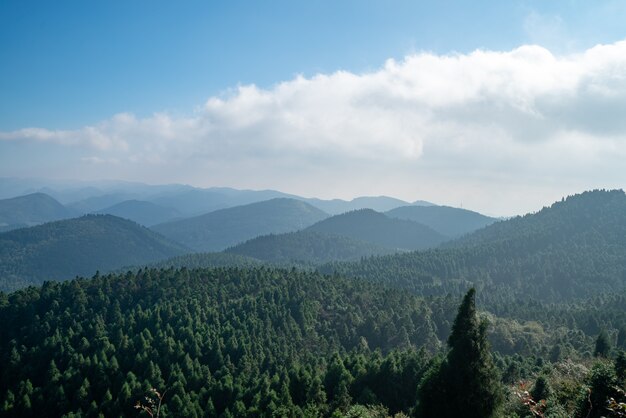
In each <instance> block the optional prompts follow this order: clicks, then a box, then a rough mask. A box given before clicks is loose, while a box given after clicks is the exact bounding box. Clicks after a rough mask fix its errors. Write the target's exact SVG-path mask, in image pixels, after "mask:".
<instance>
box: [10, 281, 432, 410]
mask: <svg viewBox="0 0 626 418" xmlns="http://www.w3.org/2000/svg"><path fill="white" fill-rule="evenodd" d="M0 297H1V298H2V299H0V323H2V324H3V325H2V327H0V361H1V362H2V364H3V365H4V367H2V369H1V372H0V394H1V395H0V396H1V397H2V399H0V406H1V407H2V409H3V412H2V413H1V414H2V416H24V417H27V416H61V415H63V414H66V413H69V412H70V411H73V412H74V413H81V411H82V413H83V414H88V415H96V416H97V415H98V413H102V414H104V415H105V416H114V415H115V416H119V415H124V416H134V415H136V414H137V411H135V410H134V409H133V407H134V405H135V402H136V401H137V400H142V399H143V395H144V394H146V393H148V391H149V389H150V388H151V387H155V388H157V389H158V390H160V391H164V390H167V397H166V407H165V410H164V416H176V417H186V416H206V415H209V416H231V414H232V415H234V416H245V415H259V414H260V415H263V416H269V415H271V414H272V413H276V414H278V415H287V416H305V415H307V416H317V415H318V414H324V415H327V414H328V415H329V413H330V412H331V411H332V410H334V409H342V410H343V409H344V408H346V407H347V406H349V405H350V404H351V403H353V402H354V403H356V402H357V401H359V402H362V403H367V404H370V403H384V404H385V405H387V407H388V408H390V409H391V410H392V411H399V410H405V411H406V410H408V409H409V408H410V407H412V406H413V404H414V403H415V395H416V394H415V390H414V389H415V388H416V386H417V384H418V382H419V379H420V377H421V376H422V374H423V373H424V371H425V368H426V367H427V366H428V357H429V356H428V355H427V354H426V353H425V352H418V351H416V350H415V349H414V348H411V347H422V346H423V347H425V348H426V349H428V350H432V349H435V348H437V347H438V346H439V341H438V339H437V336H436V334H435V332H434V329H433V323H432V322H431V320H430V319H429V315H430V314H429V312H430V310H429V307H428V306H427V304H425V303H424V302H423V301H421V300H419V299H417V298H415V297H412V296H408V295H406V294H404V293H401V292H396V291H389V290H386V289H383V288H379V287H375V286H372V285H369V284H367V283H359V282H354V281H348V280H344V279H340V278H337V277H323V276H320V275H318V274H311V273H300V272H297V271H285V270H268V269H253V270H242V269H229V270H225V269H217V270H193V271H190V270H161V271H157V270H148V271H140V272H138V273H137V274H135V275H133V274H130V273H129V274H126V275H119V276H101V277H97V278H94V279H92V280H77V281H71V282H65V283H46V284H45V285H44V286H43V287H41V288H29V289H25V290H22V291H19V292H17V293H14V294H11V295H10V296H9V298H8V299H7V297H6V296H4V295H2V294H0ZM37 318H39V319H37ZM376 349H380V350H381V351H374V350H376ZM395 349H399V350H401V351H394V350H395ZM349 350H354V351H353V354H352V355H348V353H347V351H349ZM382 353H384V354H382ZM221 414H223V415H221Z"/></svg>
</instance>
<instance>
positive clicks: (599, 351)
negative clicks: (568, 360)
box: [593, 330, 611, 358]
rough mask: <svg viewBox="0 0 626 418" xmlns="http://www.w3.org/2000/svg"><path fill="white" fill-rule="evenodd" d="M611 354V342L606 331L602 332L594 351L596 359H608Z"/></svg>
mask: <svg viewBox="0 0 626 418" xmlns="http://www.w3.org/2000/svg"><path fill="white" fill-rule="evenodd" d="M610 352H611V342H610V341H609V336H608V335H607V333H606V331H605V330H602V331H600V334H598V338H596V348H595V350H594V351H593V355H594V357H604V358H606V357H608V356H609V353H610Z"/></svg>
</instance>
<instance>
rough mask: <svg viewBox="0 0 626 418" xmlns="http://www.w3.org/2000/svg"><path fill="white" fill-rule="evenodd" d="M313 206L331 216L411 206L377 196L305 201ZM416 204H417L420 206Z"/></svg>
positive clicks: (391, 198)
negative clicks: (365, 210) (363, 210)
mask: <svg viewBox="0 0 626 418" xmlns="http://www.w3.org/2000/svg"><path fill="white" fill-rule="evenodd" d="M305 200H306V201H307V202H308V203H310V204H311V205H313V206H315V207H317V208H319V209H321V210H323V211H324V212H326V213H329V214H331V215H339V214H341V213H345V212H350V211H353V210H359V209H372V210H375V211H377V212H386V211H388V210H391V209H394V208H397V207H400V206H406V205H410V203H409V202H405V201H404V200H400V199H395V198H393V197H387V196H375V197H369V196H365V197H357V198H355V199H352V200H349V201H347V200H341V199H332V200H322V199H315V198H313V199H305ZM418 202H420V203H419V204H423V205H429V204H431V203H428V202H424V201H418ZM418 202H416V203H415V204H418Z"/></svg>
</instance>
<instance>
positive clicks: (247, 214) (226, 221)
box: [152, 198, 328, 252]
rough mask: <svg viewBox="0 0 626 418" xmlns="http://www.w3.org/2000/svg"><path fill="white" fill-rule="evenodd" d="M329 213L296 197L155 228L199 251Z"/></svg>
mask: <svg viewBox="0 0 626 418" xmlns="http://www.w3.org/2000/svg"><path fill="white" fill-rule="evenodd" d="M326 217H328V215H327V214H326V213H324V212H322V211H321V210H319V209H317V208H315V207H313V206H311V205H309V204H307V203H304V202H301V201H298V200H294V199H284V198H280V199H271V200H267V201H264V202H258V203H252V204H249V205H244V206H236V207H233V208H228V209H222V210H217V211H215V212H211V213H207V214H205V215H201V216H197V217H193V218H187V219H182V220H180V221H175V222H168V223H164V224H160V225H155V226H153V227H152V229H153V230H154V231H156V232H158V233H160V234H163V235H165V236H166V237H168V238H171V239H172V240H174V241H176V242H180V243H182V244H184V245H186V246H188V247H190V248H192V249H194V250H196V251H203V252H207V251H221V250H224V249H226V248H228V247H230V246H233V245H235V244H238V243H240V242H243V241H247V240H249V239H251V238H254V237H257V236H259V235H265V234H270V233H282V232H290V231H296V230H299V229H302V228H306V227H307V226H309V225H312V224H314V223H315V222H318V221H320V220H322V219H324V218H326Z"/></svg>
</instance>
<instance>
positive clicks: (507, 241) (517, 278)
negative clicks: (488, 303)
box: [322, 190, 626, 301]
mask: <svg viewBox="0 0 626 418" xmlns="http://www.w3.org/2000/svg"><path fill="white" fill-rule="evenodd" d="M444 246H445V247H447V248H443V249H438V250H429V251H425V252H419V253H418V252H415V253H409V254H399V255H392V256H385V257H378V258H372V259H367V260H363V261H361V262H358V263H348V264H333V265H328V266H326V267H324V268H323V269H322V270H323V271H327V272H332V271H337V272H340V273H342V274H346V275H351V276H360V277H364V278H370V279H374V280H383V281H387V282H390V283H392V284H394V285H395V286H397V287H403V288H409V289H411V290H413V291H416V292H418V293H422V294H423V293H438V294H445V293H447V292H458V291H459V289H464V288H466V287H467V286H468V283H470V282H471V283H474V284H475V285H479V286H485V287H489V288H497V289H499V291H498V294H499V295H500V296H502V295H508V297H511V298H516V297H519V298H522V299H525V300H527V299H529V298H536V299H540V300H547V301H563V300H570V299H572V298H581V297H587V296H588V295H590V294H598V293H602V292H614V291H618V290H619V289H623V288H625V287H626V195H625V194H624V192H623V191H622V190H613V191H602V190H596V191H592V192H585V193H582V194H579V195H575V196H570V197H568V198H567V199H564V200H562V201H560V202H557V203H555V204H553V205H552V206H550V207H548V208H544V209H543V210H541V211H539V212H537V213H534V214H529V215H526V216H523V217H517V218H514V219H510V220H507V221H502V222H497V223H495V224H493V225H490V226H488V227H486V228H483V229H481V230H479V231H476V232H475V233H473V234H470V235H468V236H466V237H464V238H461V239H459V240H457V241H454V242H451V243H449V244H444Z"/></svg>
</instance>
